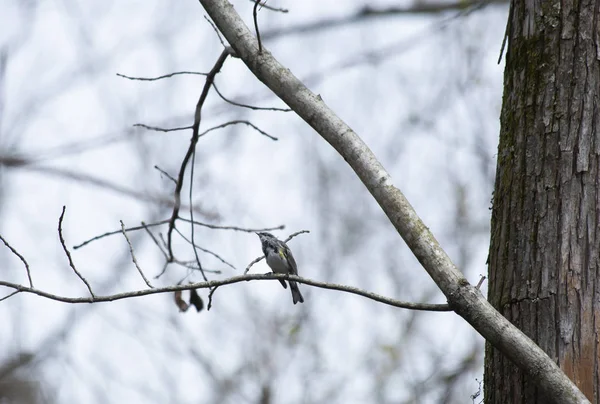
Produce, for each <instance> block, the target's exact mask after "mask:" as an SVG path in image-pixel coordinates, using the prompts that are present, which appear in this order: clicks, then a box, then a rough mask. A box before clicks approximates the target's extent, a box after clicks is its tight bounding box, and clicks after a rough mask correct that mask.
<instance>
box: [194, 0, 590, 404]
mask: <svg viewBox="0 0 600 404" xmlns="http://www.w3.org/2000/svg"><path fill="white" fill-rule="evenodd" d="M199 1H200V3H201V4H202V6H203V7H204V9H205V10H206V12H207V13H208V15H209V16H210V18H211V19H212V20H213V22H214V23H215V24H216V26H217V27H218V28H219V30H220V31H221V33H222V34H223V36H224V37H225V38H226V39H227V41H228V42H229V43H230V45H231V47H232V48H233V49H234V50H235V52H236V54H237V56H238V57H239V58H240V59H241V60H242V61H243V62H244V63H245V64H246V65H247V66H248V68H249V69H250V70H251V71H252V73H254V75H255V76H256V77H257V78H258V79H259V80H260V81H261V82H262V83H264V84H265V85H266V86H267V87H269V88H270V89H271V91H273V92H274V93H275V94H276V95H277V96H278V97H279V98H281V99H282V100H283V101H284V102H285V103H286V104H287V105H289V106H290V107H291V108H292V109H293V110H294V111H295V112H296V113H297V114H298V115H299V116H300V117H301V118H302V119H304V120H305V121H306V122H307V123H308V124H309V125H310V126H311V127H312V128H313V129H315V131H317V132H318V133H319V135H321V137H323V139H325V140H326V141H327V142H328V143H329V144H331V146H333V148H334V149H335V150H336V151H337V152H338V153H339V154H340V155H341V156H342V157H343V158H344V160H345V161H346V162H347V163H348V164H349V165H350V167H351V168H352V169H353V170H354V172H355V173H356V175H357V176H358V177H359V178H360V179H361V181H362V182H363V183H364V185H365V186H366V187H367V189H368V190H369V192H370V193H371V194H372V195H373V197H374V198H375V200H376V201H377V202H378V203H379V205H380V206H381V208H382V210H383V211H384V212H385V214H386V215H387V217H388V218H389V220H390V222H391V223H392V224H393V225H394V227H395V228H396V230H397V231H398V233H399V234H400V235H401V236H402V238H403V239H404V241H405V242H406V244H407V245H408V247H409V248H410V249H411V251H412V252H413V254H414V255H415V256H416V258H417V259H418V260H419V262H420V263H421V265H423V268H424V269H425V270H426V271H427V273H428V274H429V275H430V276H431V278H432V279H433V280H434V282H435V283H436V284H437V286H438V287H439V288H440V290H441V291H442V292H443V293H444V295H446V298H447V299H448V302H449V304H450V306H451V307H452V308H453V309H454V311H455V312H456V313H457V314H458V315H460V316H461V317H463V318H464V319H465V320H466V321H467V322H469V324H471V325H472V326H473V328H475V329H476V330H477V331H478V332H479V333H480V334H481V335H482V336H483V337H484V338H485V339H486V340H487V341H488V342H489V343H490V344H492V345H493V346H494V347H496V348H497V349H499V350H500V351H501V352H503V353H504V354H505V355H506V356H507V357H508V358H509V359H510V360H512V361H513V362H514V363H515V364H516V365H517V366H518V367H519V368H521V369H522V370H523V371H524V372H525V373H527V374H528V375H529V376H530V377H531V378H532V380H533V381H534V382H535V383H536V384H537V385H538V386H539V387H540V389H541V390H542V391H543V392H544V393H545V395H546V396H547V397H551V398H552V399H554V400H555V401H556V402H559V403H585V402H588V401H587V399H586V398H585V396H584V395H583V393H581V391H579V389H578V388H577V386H576V385H575V384H574V383H573V382H572V381H571V380H569V378H568V377H567V376H566V375H565V374H564V373H563V371H562V370H561V369H560V368H559V367H558V366H557V365H556V363H555V362H554V361H553V360H552V359H551V358H550V357H548V355H546V353H545V352H544V351H543V350H542V349H541V348H540V347H539V346H537V345H536V344H535V343H534V342H533V341H532V340H531V339H530V338H529V337H527V336H526V335H525V334H524V333H523V332H522V331H521V330H519V329H518V328H517V327H516V326H514V325H513V324H512V323H510V322H509V321H508V320H507V319H506V318H505V317H503V316H502V315H501V314H500V313H499V312H498V311H497V310H496V309H494V307H493V306H492V305H491V304H490V303H489V302H488V301H487V300H486V299H485V297H484V296H483V295H482V294H481V292H480V291H479V290H478V289H477V288H475V287H474V286H473V285H471V284H469V282H468V281H467V280H466V279H465V277H464V276H463V274H462V273H461V272H460V271H459V270H458V268H457V267H456V266H455V265H454V263H453V262H452V260H451V259H450V257H449V256H448V255H447V254H446V252H445V251H444V250H443V249H442V247H441V246H440V245H439V243H438V242H437V240H436V239H435V237H434V236H433V234H432V233H431V231H430V230H429V229H428V228H427V226H425V224H424V223H423V221H422V220H421V218H420V217H419V216H418V215H417V213H416V212H415V210H414V209H413V207H412V206H411V205H410V203H409V202H408V200H407V199H406V197H405V196H404V194H403V193H402V192H401V191H400V190H399V189H398V188H397V187H395V186H394V184H393V181H392V178H391V176H390V175H389V174H388V173H387V171H386V170H385V168H384V167H383V166H382V164H381V163H380V162H379V160H378V159H377V157H376V156H375V155H374V154H373V152H372V151H371V150H370V149H369V148H368V146H367V145H366V144H365V143H364V142H363V140H362V139H361V138H360V137H359V136H358V135H357V134H356V133H355V132H354V131H353V130H352V129H351V128H350V127H349V126H348V125H347V124H346V123H345V122H344V121H343V120H342V119H340V118H339V117H338V116H337V115H336V114H335V113H334V111H332V110H331V109H330V108H329V107H328V106H327V105H326V104H325V103H324V102H323V100H322V99H321V97H320V96H317V95H315V94H314V93H313V92H311V91H310V90H309V89H308V88H307V87H306V86H305V85H304V83H302V82H301V81H300V80H298V78H296V77H295V76H294V75H293V74H292V73H291V71H290V70H289V69H288V68H286V67H285V66H283V65H282V64H281V63H279V61H277V60H276V59H275V58H274V57H273V56H272V55H271V53H270V52H269V51H268V50H267V49H266V48H265V47H264V46H263V47H262V49H261V52H259V46H258V43H257V40H256V38H254V36H253V35H252V32H251V31H250V30H249V29H248V27H247V26H246V25H245V24H244V22H243V20H242V19H241V17H240V16H239V15H238V14H237V12H236V11H235V9H234V8H233V6H232V5H231V4H230V3H229V2H228V1H227V0H199Z"/></svg>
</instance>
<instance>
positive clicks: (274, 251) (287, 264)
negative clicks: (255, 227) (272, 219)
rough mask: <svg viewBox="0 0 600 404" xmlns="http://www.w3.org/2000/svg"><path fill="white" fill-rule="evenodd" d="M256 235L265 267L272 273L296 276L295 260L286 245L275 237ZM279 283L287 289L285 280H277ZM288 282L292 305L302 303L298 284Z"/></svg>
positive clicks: (269, 234)
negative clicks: (265, 263)
mask: <svg viewBox="0 0 600 404" xmlns="http://www.w3.org/2000/svg"><path fill="white" fill-rule="evenodd" d="M256 235H257V236H258V237H259V238H260V242H261V243H262V250H263V253H264V254H265V259H266V260H267V265H269V267H270V268H271V269H272V270H273V273H277V274H290V275H298V266H297V265H296V260H294V256H293V255H292V250H290V248H289V247H288V246H287V244H285V243H284V242H283V241H281V240H278V239H277V237H275V236H274V235H272V234H271V233H266V232H259V233H256ZM279 282H281V285H282V286H283V287H284V289H287V285H286V283H285V280H283V279H279ZM288 282H289V283H290V289H291V291H292V300H293V302H294V304H296V303H298V302H300V303H304V298H303V297H302V294H301V293H300V289H298V284H297V283H296V282H294V281H288Z"/></svg>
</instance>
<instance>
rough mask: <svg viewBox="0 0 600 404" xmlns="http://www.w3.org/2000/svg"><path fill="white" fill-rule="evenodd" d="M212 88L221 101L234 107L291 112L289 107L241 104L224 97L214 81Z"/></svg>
mask: <svg viewBox="0 0 600 404" xmlns="http://www.w3.org/2000/svg"><path fill="white" fill-rule="evenodd" d="M213 88H214V89H215V91H216V92H217V94H218V95H219V97H221V99H222V100H223V101H225V102H226V103H228V104H231V105H235V106H236V107H242V108H248V109H252V110H255V111H279V112H291V111H292V109H291V108H276V107H256V106H254V105H248V104H242V103H239V102H236V101H233V100H230V99H229V98H227V97H225V96H224V95H223V94H222V93H221V91H219V89H218V88H217V84H216V83H213Z"/></svg>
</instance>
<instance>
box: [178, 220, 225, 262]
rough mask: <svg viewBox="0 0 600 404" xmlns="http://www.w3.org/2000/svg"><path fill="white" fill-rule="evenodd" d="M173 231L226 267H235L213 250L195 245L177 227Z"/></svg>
mask: <svg viewBox="0 0 600 404" xmlns="http://www.w3.org/2000/svg"><path fill="white" fill-rule="evenodd" d="M175 231H176V232H177V234H179V236H180V237H181V238H182V239H184V240H185V241H186V242H188V243H189V244H191V245H192V247H194V248H197V249H198V250H200V251H202V252H205V253H207V254H210V255H212V256H213V257H215V258H216V259H218V260H219V261H221V262H222V263H223V264H225V265H227V266H228V267H230V268H231V269H233V270H235V267H234V266H233V265H232V264H230V263H229V262H227V261H225V259H224V258H222V257H221V256H220V255H219V254H217V253H215V252H213V251H210V250H207V249H206V248H202V247H200V246H199V245H195V244H194V243H192V241H191V240H190V239H188V238H187V237H186V236H184V235H183V233H182V232H180V231H179V229H177V228H175Z"/></svg>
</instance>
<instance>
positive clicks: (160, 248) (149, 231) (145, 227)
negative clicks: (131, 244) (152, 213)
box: [125, 222, 169, 260]
mask: <svg viewBox="0 0 600 404" xmlns="http://www.w3.org/2000/svg"><path fill="white" fill-rule="evenodd" d="M142 227H143V228H144V230H146V233H148V235H149V236H150V238H151V239H152V241H154V244H156V246H157V247H158V249H159V250H160V252H161V253H162V254H163V256H164V257H165V259H167V260H168V259H169V256H168V255H167V253H166V252H165V251H164V250H163V248H162V246H161V245H160V243H159V242H158V239H157V238H156V236H155V235H154V233H152V231H151V230H150V229H149V228H148V225H147V224H146V223H144V222H142ZM125 230H126V231H128V230H127V229H125Z"/></svg>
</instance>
